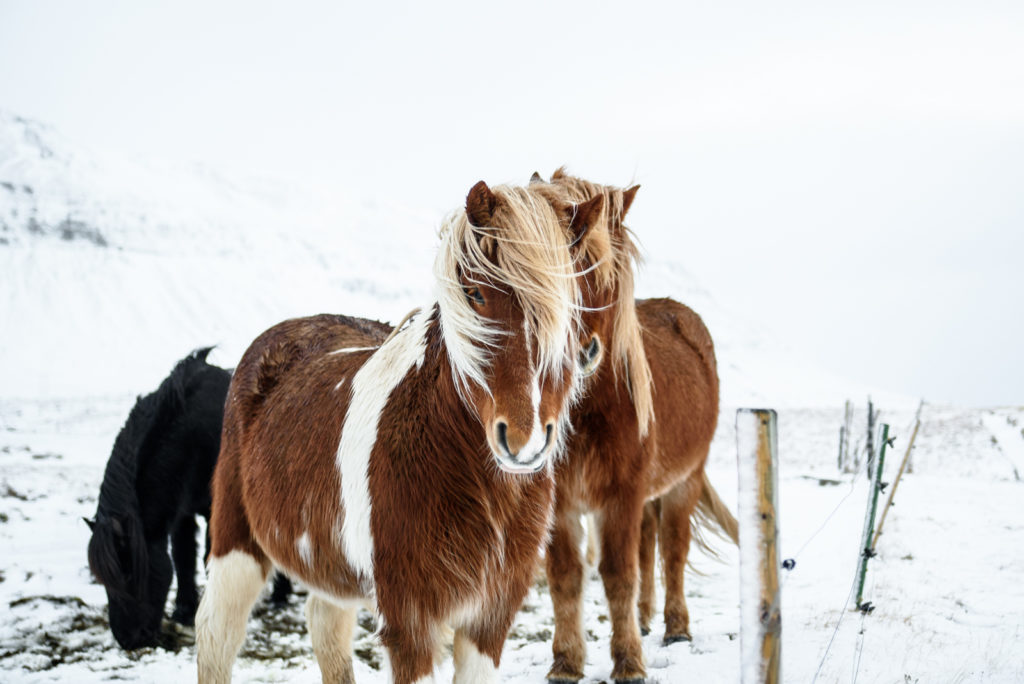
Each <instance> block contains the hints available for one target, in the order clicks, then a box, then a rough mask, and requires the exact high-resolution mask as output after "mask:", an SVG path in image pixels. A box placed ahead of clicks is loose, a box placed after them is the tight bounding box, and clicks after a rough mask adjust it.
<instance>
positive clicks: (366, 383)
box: [335, 313, 430, 591]
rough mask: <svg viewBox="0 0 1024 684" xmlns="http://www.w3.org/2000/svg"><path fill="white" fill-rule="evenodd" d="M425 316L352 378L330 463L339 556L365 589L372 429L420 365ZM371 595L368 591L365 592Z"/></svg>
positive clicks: (369, 558)
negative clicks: (337, 485)
mask: <svg viewBox="0 0 1024 684" xmlns="http://www.w3.org/2000/svg"><path fill="white" fill-rule="evenodd" d="M429 318H430V317H429V315H427V314H426V313H422V314H420V315H419V316H417V317H414V318H413V319H411V320H410V321H409V325H408V326H407V327H405V328H404V329H402V330H400V331H399V332H398V333H396V334H395V335H394V337H392V338H391V339H389V340H388V341H387V342H385V343H384V344H383V345H382V346H381V347H380V348H379V349H377V351H376V352H374V353H373V355H371V356H370V358H368V359H367V360H366V363H364V364H363V366H362V367H361V368H360V369H359V370H358V371H357V372H356V374H355V375H354V376H353V377H352V383H351V388H352V389H351V392H352V398H351V400H350V401H349V404H348V410H347V411H346V413H345V421H344V424H343V426H342V430H341V441H340V443H339V444H338V454H337V457H336V459H335V462H336V464H337V467H338V473H339V474H340V475H341V505H342V508H343V510H344V513H345V519H344V522H343V523H342V530H341V541H342V550H343V551H344V553H345V557H346V559H347V560H348V562H349V564H350V565H351V566H352V568H353V569H354V570H355V571H356V572H357V573H359V575H360V577H361V579H362V581H363V583H364V586H366V585H370V586H372V582H373V534H372V532H371V530H370V508H371V505H372V501H371V496H370V485H369V479H368V469H369V463H370V453H371V452H372V451H373V446H374V444H376V442H377V425H378V421H379V420H380V415H381V413H382V412H383V411H384V407H385V406H387V402H388V399H389V398H390V397H391V392H392V390H394V388H395V387H396V386H397V385H398V384H399V383H401V382H402V380H403V379H404V378H405V376H406V374H407V373H408V372H409V369H410V368H412V367H413V366H416V367H417V368H419V367H421V366H422V364H423V358H424V355H425V354H426V348H427V345H426V340H425V335H426V332H427V325H428V323H429ZM366 589H367V591H370V590H371V589H370V587H369V586H367V587H366Z"/></svg>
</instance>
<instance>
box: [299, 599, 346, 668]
mask: <svg viewBox="0 0 1024 684" xmlns="http://www.w3.org/2000/svg"><path fill="white" fill-rule="evenodd" d="M306 624H307V625H309V634H310V636H311V637H312V639H313V652H314V653H316V661H317V663H319V664H320V677H321V679H322V680H323V682H324V684H354V682H355V675H354V674H353V673H352V633H353V630H354V629H355V624H356V609H355V608H342V607H340V606H337V605H335V604H333V603H331V602H330V601H325V600H324V599H322V598H319V597H317V596H316V595H315V594H310V595H309V598H308V599H307V600H306Z"/></svg>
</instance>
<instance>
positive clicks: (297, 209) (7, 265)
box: [0, 112, 906, 406]
mask: <svg viewBox="0 0 1024 684" xmlns="http://www.w3.org/2000/svg"><path fill="white" fill-rule="evenodd" d="M475 180H477V178H476V177H475V176H473V173H472V170H468V171H467V176H466V184H467V189H468V187H469V186H470V185H471V184H472V183H473V182H474V181H475ZM487 180H488V181H489V182H502V181H503V180H506V179H487ZM522 180H525V177H524V179H522ZM461 201H462V198H461V197H452V198H450V206H451V207H452V208H455V207H457V206H458V205H459V203H460V202H461ZM442 219H443V216H441V215H439V214H437V213H436V212H430V211H417V210H415V209H410V208H408V207H406V206H405V204H404V203H403V198H402V192H401V188H381V189H380V190H379V192H378V193H377V194H376V197H375V198H373V199H368V198H364V197H353V196H351V195H350V194H348V193H347V192H346V189H345V188H329V189H322V188H306V187H304V188H299V187H294V186H289V185H286V184H284V183H280V182H274V181H269V180H266V179H255V178H250V179H238V178H226V177H224V176H223V175H221V174H218V173H217V172H215V171H213V170H211V169H208V168H205V167H202V166H198V165H191V166H181V165H172V164H167V163H153V162H147V163H142V162H138V161H132V160H125V159H112V158H109V157H106V156H104V155H103V154H101V153H98V152H95V151H91V150H88V149H86V148H84V147H82V146H80V145H76V144H75V143H73V142H71V141H69V140H67V139H65V138H64V137H63V136H61V135H60V134H59V133H58V132H57V131H55V130H53V129H52V128H50V127H48V126H45V125H43V124H40V123H37V122H34V121H29V120H26V119H23V118H19V117H17V116H14V115H11V114H5V113H2V112H0V273H3V281H2V282H3V296H2V298H0V328H2V330H3V333H2V335H0V379H2V380H0V396H7V397H60V396H65V397H66V396H91V395H97V394H121V393H139V392H144V391H149V390H150V389H151V388H152V387H155V386H156V384H157V383H158V382H159V381H160V379H161V378H162V377H163V375H164V374H165V373H166V372H167V371H168V369H169V368H170V367H171V366H172V365H173V363H174V361H175V360H177V359H178V358H180V357H181V356H183V355H184V354H185V353H186V352H187V351H189V350H190V349H192V348H194V347H198V346H205V345H210V344H216V345H218V349H217V350H216V351H215V352H214V354H213V356H212V357H211V359H212V360H213V361H214V362H216V363H220V364H222V365H225V366H231V365H234V364H235V363H236V362H237V360H238V358H239V357H240V355H241V353H242V352H243V351H244V350H245V347H246V346H247V345H248V343H249V342H250V341H251V340H252V339H253V338H254V337H256V335H258V334H259V333H260V332H261V331H262V330H264V329H266V328H267V327H269V326H270V325H273V324H274V323H276V322H278V321H280V320H283V319H285V318H288V317H292V316H302V315H308V314H313V313H319V312H325V311H329V312H337V313H347V314H353V315H359V316H367V317H372V318H379V319H382V320H392V321H394V320H397V319H398V318H400V317H401V316H402V315H404V314H405V313H406V312H407V311H408V310H410V309H411V308H413V307H414V306H419V305H422V304H425V303H427V302H429V301H430V300H431V278H430V271H431V265H432V262H433V252H434V246H435V242H436V230H437V227H438V226H439V225H440V223H441V220H442ZM633 228H634V230H635V231H636V232H637V234H638V236H639V238H640V240H641V241H643V239H644V235H645V231H646V230H649V229H650V230H653V229H654V228H653V227H651V228H648V227H645V226H633ZM638 295H639V296H671V297H674V298H676V299H678V300H680V301H683V302H685V303H687V304H689V305H690V306H691V307H692V308H694V309H695V310H696V311H698V312H699V313H700V314H701V315H702V316H703V317H704V319H705V321H706V322H707V324H708V327H709V328H710V330H711V332H712V335H713V337H714V338H715V340H716V346H717V350H718V361H719V374H720V376H721V379H722V396H723V402H724V403H725V404H727V405H737V404H761V405H772V406H783V405H785V406H793V405H822V404H831V405H838V404H840V403H841V402H842V401H843V400H844V399H845V398H847V397H850V396H853V397H862V396H864V395H866V394H867V393H868V392H869V391H870V390H869V388H865V387H858V386H857V385H856V383H851V382H849V381H845V380H842V379H839V378H836V377H834V376H833V375H830V374H825V373H822V372H820V371H816V370H812V369H808V368H807V367H805V366H804V365H803V363H802V362H801V361H800V360H794V359H789V358H788V357H787V356H786V355H785V354H784V353H780V352H779V351H777V349H778V348H779V347H780V346H781V345H779V344H777V341H774V340H765V339H763V337H762V336H761V335H760V334H759V333H758V332H757V331H756V330H754V329H752V328H751V327H750V326H748V325H745V324H744V323H743V322H742V321H740V320H738V319H737V318H736V317H734V316H731V315H729V313H728V312H727V311H723V310H722V309H721V308H720V307H719V306H718V305H717V304H716V302H715V300H714V298H713V297H712V296H711V294H710V293H708V292H706V291H704V290H703V289H702V288H701V287H700V285H699V284H698V283H697V282H695V280H694V279H693V278H692V277H691V276H690V275H689V273H688V272H687V271H686V268H685V266H684V265H683V264H682V263H680V262H679V261H677V260H674V259H673V258H672V257H671V256H668V257H664V256H661V255H650V256H649V257H648V259H647V261H646V263H645V265H644V266H643V269H642V271H641V273H640V276H639V279H638ZM874 394H875V396H876V397H877V396H878V394H879V393H878V391H877V390H876V391H875V393H874ZM893 401H894V402H900V403H906V402H905V401H904V400H902V399H900V398H899V397H894V398H893Z"/></svg>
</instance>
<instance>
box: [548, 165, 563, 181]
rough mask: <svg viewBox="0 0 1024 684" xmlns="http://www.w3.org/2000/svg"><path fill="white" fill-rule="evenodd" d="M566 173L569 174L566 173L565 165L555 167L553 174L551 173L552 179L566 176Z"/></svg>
mask: <svg viewBox="0 0 1024 684" xmlns="http://www.w3.org/2000/svg"><path fill="white" fill-rule="evenodd" d="M566 175H567V174H566V173H565V167H564V166H559V167H558V168H557V169H555V172H554V173H553V174H551V180H552V181H556V180H558V179H559V178H565V177H566Z"/></svg>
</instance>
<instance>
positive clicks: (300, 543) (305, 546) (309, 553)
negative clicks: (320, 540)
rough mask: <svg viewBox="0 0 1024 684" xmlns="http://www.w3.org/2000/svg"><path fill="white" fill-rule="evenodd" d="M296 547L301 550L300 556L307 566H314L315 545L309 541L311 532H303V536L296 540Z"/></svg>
mask: <svg viewBox="0 0 1024 684" xmlns="http://www.w3.org/2000/svg"><path fill="white" fill-rule="evenodd" d="M295 548H296V549H298V551H299V558H301V559H302V562H303V563H305V564H306V567H307V568H311V567H313V545H312V543H310V541H309V532H308V531H307V532H303V533H302V536H301V537H299V538H298V539H296V540H295Z"/></svg>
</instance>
